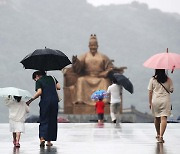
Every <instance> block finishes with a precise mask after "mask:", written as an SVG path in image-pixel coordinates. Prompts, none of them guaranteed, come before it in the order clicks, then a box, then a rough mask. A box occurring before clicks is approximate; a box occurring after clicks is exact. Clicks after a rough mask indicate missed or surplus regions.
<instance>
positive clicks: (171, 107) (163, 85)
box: [158, 82, 172, 110]
mask: <svg viewBox="0 0 180 154" xmlns="http://www.w3.org/2000/svg"><path fill="white" fill-rule="evenodd" d="M158 83H160V84H161V86H163V88H164V89H165V90H166V92H167V93H169V94H170V92H169V91H168V90H167V89H166V87H165V86H164V85H163V84H162V83H161V82H158ZM171 110H172V105H171Z"/></svg>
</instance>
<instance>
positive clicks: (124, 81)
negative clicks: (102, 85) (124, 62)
mask: <svg viewBox="0 0 180 154" xmlns="http://www.w3.org/2000/svg"><path fill="white" fill-rule="evenodd" d="M113 76H114V78H115V79H116V81H117V83H118V84H119V85H121V86H123V87H124V88H125V89H126V90H127V91H129V92H130V93H131V94H132V93H133V92H134V88H133V85H132V83H131V81H130V80H129V79H128V78H127V77H125V76H124V75H122V74H119V73H114V74H113Z"/></svg>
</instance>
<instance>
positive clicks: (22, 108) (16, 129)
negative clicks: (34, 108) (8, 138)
mask: <svg viewBox="0 0 180 154" xmlns="http://www.w3.org/2000/svg"><path fill="white" fill-rule="evenodd" d="M5 105H6V106H7V107H8V108H9V124H10V132H12V135H13V144H14V146H16V147H20V144H19V140H20V136H21V133H24V131H25V126H24V122H25V115H26V113H27V112H29V107H28V106H27V105H26V103H25V102H23V101H21V97H20V96H13V97H12V96H8V98H6V99H5Z"/></svg>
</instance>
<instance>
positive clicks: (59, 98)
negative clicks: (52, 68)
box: [51, 76, 62, 102]
mask: <svg viewBox="0 0 180 154" xmlns="http://www.w3.org/2000/svg"><path fill="white" fill-rule="evenodd" d="M51 77H52V78H53V80H54V83H55V88H56V80H55V78H54V77H53V76H51ZM56 92H57V96H58V100H59V102H60V101H61V100H62V98H61V97H60V95H59V93H58V91H57V88H56Z"/></svg>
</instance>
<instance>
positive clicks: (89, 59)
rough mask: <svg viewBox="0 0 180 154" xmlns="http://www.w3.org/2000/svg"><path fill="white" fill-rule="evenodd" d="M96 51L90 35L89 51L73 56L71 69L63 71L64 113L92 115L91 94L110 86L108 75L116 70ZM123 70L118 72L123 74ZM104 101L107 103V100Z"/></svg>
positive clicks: (96, 44)
mask: <svg viewBox="0 0 180 154" xmlns="http://www.w3.org/2000/svg"><path fill="white" fill-rule="evenodd" d="M97 49H98V41H97V37H96V35H95V34H94V35H93V34H91V36H90V40H89V51H88V52H87V53H85V54H83V55H82V56H80V57H77V56H73V57H72V67H71V68H67V69H65V70H64V111H65V113H77V114H85V113H86V114H88V113H94V106H93V105H94V103H95V102H93V101H92V99H91V94H92V93H93V92H94V91H96V90H100V89H102V90H107V88H108V86H109V85H110V80H109V78H108V74H109V72H110V71H112V70H115V69H116V68H115V67H114V65H113V63H112V60H110V59H109V58H108V57H107V56H106V55H104V54H102V53H100V52H99V51H98V50H97ZM123 69H124V68H121V69H118V70H119V71H121V72H123ZM116 70H117V69H116ZM119 71H118V72H119ZM104 101H105V102H106V103H108V99H106V100H104ZM106 110H109V109H106V108H105V112H108V111H106Z"/></svg>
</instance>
